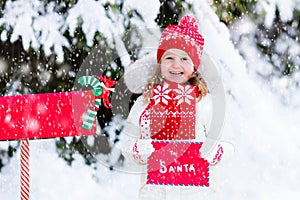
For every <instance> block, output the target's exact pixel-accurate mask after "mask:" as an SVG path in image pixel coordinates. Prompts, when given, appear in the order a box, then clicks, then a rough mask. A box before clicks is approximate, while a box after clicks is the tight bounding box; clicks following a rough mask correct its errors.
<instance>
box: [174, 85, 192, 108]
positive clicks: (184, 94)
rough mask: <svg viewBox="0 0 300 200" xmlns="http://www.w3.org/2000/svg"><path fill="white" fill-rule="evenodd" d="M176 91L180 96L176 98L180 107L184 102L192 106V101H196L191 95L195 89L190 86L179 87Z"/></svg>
mask: <svg viewBox="0 0 300 200" xmlns="http://www.w3.org/2000/svg"><path fill="white" fill-rule="evenodd" d="M174 91H175V92H177V93H178V96H176V97H175V100H178V103H177V105H180V104H182V103H183V102H185V103H187V104H189V105H191V100H192V99H194V97H193V96H192V95H191V94H192V92H193V88H191V87H190V86H189V85H186V86H182V85H178V89H174Z"/></svg>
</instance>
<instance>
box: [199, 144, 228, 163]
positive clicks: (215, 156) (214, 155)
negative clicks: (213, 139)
mask: <svg viewBox="0 0 300 200" xmlns="http://www.w3.org/2000/svg"><path fill="white" fill-rule="evenodd" d="M223 153H224V150H223V147H222V145H221V144H220V143H219V144H218V145H217V146H215V148H214V149H213V150H212V151H211V152H210V153H209V154H208V155H207V156H205V157H204V159H205V160H207V161H208V163H209V164H210V165H216V164H217V163H218V162H219V161H220V160H221V158H222V156H223Z"/></svg>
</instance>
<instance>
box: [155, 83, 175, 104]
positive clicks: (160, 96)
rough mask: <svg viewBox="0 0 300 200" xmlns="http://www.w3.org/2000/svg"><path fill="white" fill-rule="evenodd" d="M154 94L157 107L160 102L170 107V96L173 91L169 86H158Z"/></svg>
mask: <svg viewBox="0 0 300 200" xmlns="http://www.w3.org/2000/svg"><path fill="white" fill-rule="evenodd" d="M153 92H154V95H153V99H154V101H155V105H156V104H158V103H160V102H162V103H164V104H166V105H168V101H169V100H171V97H170V96H169V95H168V94H169V93H170V92H171V89H169V88H168V85H163V86H161V85H158V86H157V87H156V88H154V90H153Z"/></svg>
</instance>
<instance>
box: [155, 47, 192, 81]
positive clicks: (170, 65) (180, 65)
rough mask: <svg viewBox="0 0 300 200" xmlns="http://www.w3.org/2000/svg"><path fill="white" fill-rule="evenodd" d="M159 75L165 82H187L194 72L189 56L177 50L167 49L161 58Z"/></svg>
mask: <svg viewBox="0 0 300 200" xmlns="http://www.w3.org/2000/svg"><path fill="white" fill-rule="evenodd" d="M160 64H161V75H162V77H163V78H164V79H165V80H166V81H172V82H175V83H185V82H187V81H188V80H189V79H190V78H191V76H192V73H193V72H194V64H193V61H192V59H191V58H190V56H189V55H188V54H187V53H186V52H184V51H182V50H179V49H169V50H167V51H166V52H165V53H164V54H163V55H162V57H161V60H160Z"/></svg>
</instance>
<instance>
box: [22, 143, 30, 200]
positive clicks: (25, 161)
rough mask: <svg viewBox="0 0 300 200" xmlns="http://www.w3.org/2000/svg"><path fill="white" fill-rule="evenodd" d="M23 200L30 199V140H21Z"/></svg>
mask: <svg viewBox="0 0 300 200" xmlns="http://www.w3.org/2000/svg"><path fill="white" fill-rule="evenodd" d="M20 157H21V180H20V181H21V200H29V198H30V171H29V158H30V149H29V140H28V139H25V140H21V154H20Z"/></svg>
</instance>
